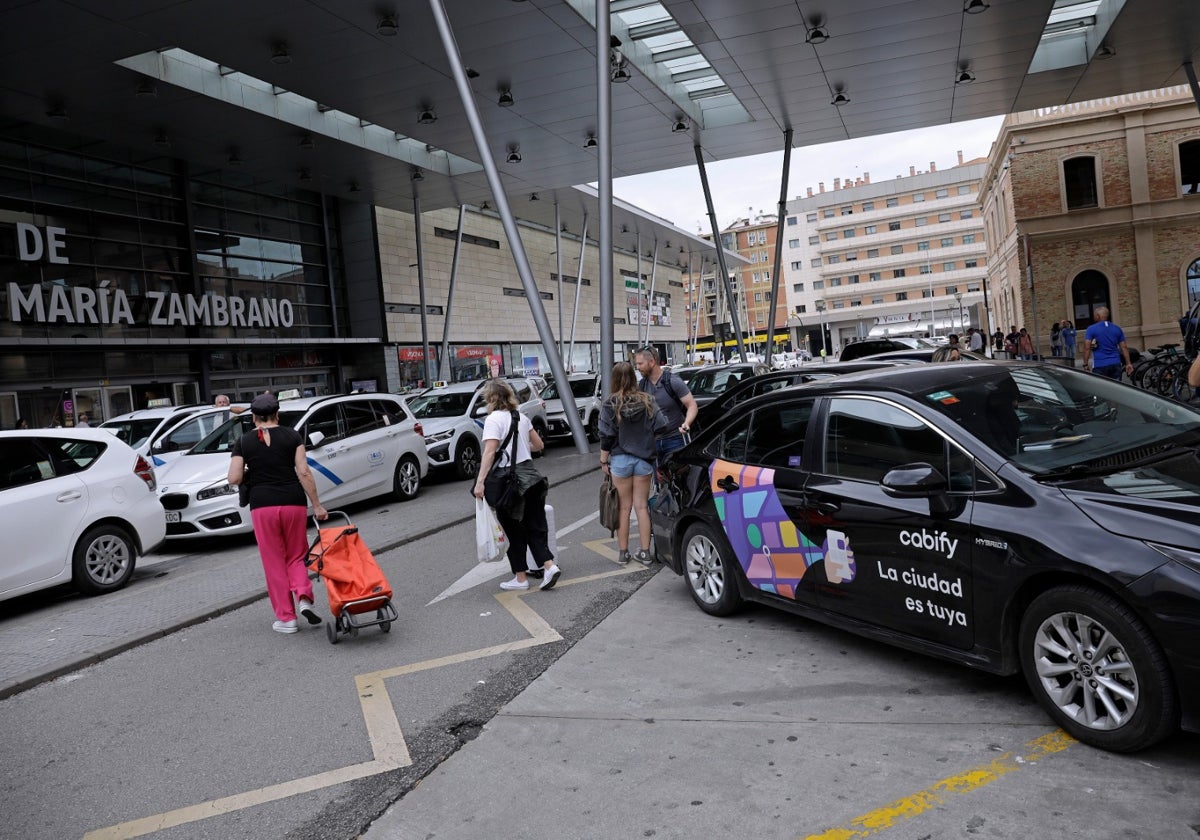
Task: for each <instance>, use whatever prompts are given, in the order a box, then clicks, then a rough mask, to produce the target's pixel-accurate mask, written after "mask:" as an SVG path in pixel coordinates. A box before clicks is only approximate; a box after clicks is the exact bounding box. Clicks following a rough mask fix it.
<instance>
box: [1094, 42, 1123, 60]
mask: <svg viewBox="0 0 1200 840" xmlns="http://www.w3.org/2000/svg"><path fill="white" fill-rule="evenodd" d="M1116 54H1117V50H1116V48H1115V47H1110V46H1109V45H1108V44H1101V45H1100V48H1099V49H1098V50H1096V54H1095V55H1094V56H1092V58H1096V59H1099V60H1100V61H1103V60H1104V59H1106V58H1112V57H1113V56H1114V55H1116Z"/></svg>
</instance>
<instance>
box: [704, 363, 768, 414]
mask: <svg viewBox="0 0 1200 840" xmlns="http://www.w3.org/2000/svg"><path fill="white" fill-rule="evenodd" d="M769 370H770V368H768V367H767V366H766V365H765V364H763V363H762V362H734V363H732V364H725V365H705V366H704V367H702V368H700V370H698V371H696V373H695V374H694V375H693V376H692V378H691V379H689V380H688V388H689V389H690V390H691V392H692V396H693V397H695V398H696V405H698V406H700V407H701V408H703V407H704V406H705V405H706V404H708V403H710V402H712V401H713V400H715V399H716V398H717V397H719V396H720V395H721V394H723V393H725V391H727V390H728V389H729V388H732V387H733V386H734V385H736V384H737V383H739V382H741V381H742V380H743V379H746V378H748V377H751V376H758V375H760V374H763V373H767V372H768V371H769Z"/></svg>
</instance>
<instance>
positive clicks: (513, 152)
mask: <svg viewBox="0 0 1200 840" xmlns="http://www.w3.org/2000/svg"><path fill="white" fill-rule="evenodd" d="M508 162H509V163H520V162H521V147H520V146H509V147H508Z"/></svg>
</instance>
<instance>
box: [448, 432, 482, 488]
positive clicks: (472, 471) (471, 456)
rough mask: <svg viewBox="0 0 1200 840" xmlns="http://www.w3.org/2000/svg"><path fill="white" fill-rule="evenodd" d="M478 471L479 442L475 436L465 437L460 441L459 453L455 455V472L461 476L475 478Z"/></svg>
mask: <svg viewBox="0 0 1200 840" xmlns="http://www.w3.org/2000/svg"><path fill="white" fill-rule="evenodd" d="M478 472H479V444H478V443H476V442H475V439H474V438H470V437H466V438H463V439H462V440H460V441H459V442H458V454H457V455H455V456H454V474H455V475H457V476H458V477H459V478H474V477H475V475H476V474H477V473H478Z"/></svg>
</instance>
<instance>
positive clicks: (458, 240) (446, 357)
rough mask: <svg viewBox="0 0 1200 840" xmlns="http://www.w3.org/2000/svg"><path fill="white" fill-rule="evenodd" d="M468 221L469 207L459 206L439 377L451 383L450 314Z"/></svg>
mask: <svg viewBox="0 0 1200 840" xmlns="http://www.w3.org/2000/svg"><path fill="white" fill-rule="evenodd" d="M466 220H467V205H465V204H460V205H458V230H457V231H455V233H454V256H453V258H451V260H450V288H449V289H448V290H447V291H446V317H445V318H443V319H442V353H441V365H440V366H439V372H438V376H439V377H440V378H442V379H444V380H446V381H447V382H449V381H450V312H451V310H452V309H453V307H454V286H455V281H456V280H457V279H458V254H459V252H460V251H461V250H462V237H463V225H464V224H465V223H466Z"/></svg>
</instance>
